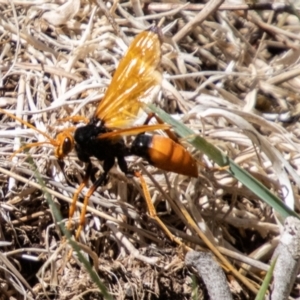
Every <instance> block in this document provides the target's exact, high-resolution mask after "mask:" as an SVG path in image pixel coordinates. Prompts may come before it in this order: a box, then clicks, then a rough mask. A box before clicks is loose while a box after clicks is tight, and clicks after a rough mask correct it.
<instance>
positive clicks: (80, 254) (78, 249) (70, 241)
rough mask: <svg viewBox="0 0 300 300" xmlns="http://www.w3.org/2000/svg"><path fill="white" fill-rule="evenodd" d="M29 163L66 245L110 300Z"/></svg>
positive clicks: (110, 299) (34, 169)
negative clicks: (69, 246) (67, 244)
mask: <svg viewBox="0 0 300 300" xmlns="http://www.w3.org/2000/svg"><path fill="white" fill-rule="evenodd" d="M29 163H30V164H31V166H32V168H33V171H34V174H35V177H36V178H37V181H38V183H39V184H40V185H41V186H42V187H43V193H44V195H45V197H46V200H47V202H48V205H49V207H50V209H51V211H52V214H53V216H54V218H55V220H56V222H58V225H59V227H60V230H61V231H62V232H63V234H64V235H65V237H66V238H67V240H68V243H69V244H70V245H71V247H72V248H73V251H75V252H76V254H77V256H78V259H79V260H80V261H81V262H82V264H83V265H84V267H85V269H86V271H87V272H88V273H89V275H90V277H91V279H92V280H93V282H94V283H95V284H96V285H97V287H98V289H99V291H101V293H102V295H103V297H104V299H107V300H112V299H113V298H112V296H111V295H110V294H109V293H108V291H107V288H106V287H105V285H104V284H103V283H102V282H101V280H100V278H99V276H98V274H97V273H96V272H95V271H94V269H93V267H92V266H91V264H90V263H89V261H87V260H86V258H85V257H84V256H83V255H82V253H81V249H80V247H79V246H78V245H77V243H76V242H75V241H74V240H73V239H72V236H71V233H70V232H69V230H67V228H66V227H65V226H64V224H63V222H62V216H61V213H60V211H59V210H58V209H57V207H56V205H55V203H54V202H53V200H52V199H51V196H50V194H49V193H48V192H47V191H46V189H45V187H46V185H45V182H44V180H43V179H42V177H41V176H40V174H39V172H38V171H37V167H36V165H35V163H34V161H33V159H32V158H31V157H30V156H29Z"/></svg>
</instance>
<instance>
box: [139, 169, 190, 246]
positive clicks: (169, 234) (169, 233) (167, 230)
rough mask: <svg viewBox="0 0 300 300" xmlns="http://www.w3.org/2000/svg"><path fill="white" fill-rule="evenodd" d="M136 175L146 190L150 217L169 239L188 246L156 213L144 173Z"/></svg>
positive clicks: (145, 194) (144, 190)
mask: <svg viewBox="0 0 300 300" xmlns="http://www.w3.org/2000/svg"><path fill="white" fill-rule="evenodd" d="M134 175H135V176H136V177H137V178H139V180H140V182H141V186H142V189H143V192H144V197H145V200H146V203H147V207H148V212H149V215H150V217H151V218H153V219H154V220H155V221H156V222H157V223H158V224H159V226H160V227H161V228H162V230H163V231H164V232H165V234H166V235H167V236H168V237H169V239H170V240H171V241H172V242H175V243H176V244H177V245H179V246H181V247H183V248H186V246H185V245H184V244H183V243H182V241H181V240H180V239H179V238H177V237H176V236H174V235H173V234H172V233H171V231H170V230H169V229H168V228H167V226H166V225H165V224H164V223H163V221H162V220H161V219H160V218H159V217H158V215H157V213H156V209H155V207H154V205H153V203H152V200H151V196H150V193H149V190H148V187H147V184H146V181H145V179H144V177H143V176H142V174H141V173H139V172H135V173H134Z"/></svg>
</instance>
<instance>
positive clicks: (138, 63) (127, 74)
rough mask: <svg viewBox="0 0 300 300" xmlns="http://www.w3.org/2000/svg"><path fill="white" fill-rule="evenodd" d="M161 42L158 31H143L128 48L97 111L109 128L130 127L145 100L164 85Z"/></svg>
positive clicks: (98, 116) (96, 115)
mask: <svg viewBox="0 0 300 300" xmlns="http://www.w3.org/2000/svg"><path fill="white" fill-rule="evenodd" d="M160 58H161V42H160V39H159V35H158V33H157V28H154V30H152V31H151V30H150V31H144V32H141V33H140V34H138V35H137V36H136V38H135V39H134V40H133V42H132V43H131V45H130V46H129V48H128V50H127V52H126V54H125V56H124V57H123V59H122V60H121V61H120V63H119V66H118V68H117V70H116V72H115V74H114V76H113V79H112V81H111V84H110V85H109V87H108V89H107V91H106V94H105V96H104V98H103V100H102V101H101V102H100V104H99V106H98V107H97V110H96V112H95V117H97V118H98V119H100V120H102V121H103V122H104V124H105V127H107V128H111V129H113V128H115V129H116V128H128V127H129V126H130V125H131V124H132V123H133V122H134V121H135V120H136V118H137V115H138V113H139V111H140V109H141V108H142V106H143V102H142V100H143V99H146V98H147V97H150V96H151V93H153V90H154V89H155V88H157V87H158V86H159V85H160V84H161V79H162V76H161V73H160V72H159V71H157V68H158V66H159V63H160Z"/></svg>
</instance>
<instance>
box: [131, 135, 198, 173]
mask: <svg viewBox="0 0 300 300" xmlns="http://www.w3.org/2000/svg"><path fill="white" fill-rule="evenodd" d="M132 154H135V155H138V156H141V157H143V158H145V159H146V160H147V161H148V162H149V163H150V164H152V165H153V166H155V167H157V168H160V169H162V170H164V171H170V172H175V173H178V174H182V175H186V176H191V177H198V168H197V162H196V160H195V159H194V158H193V157H192V156H191V155H190V153H189V152H188V151H187V150H186V149H185V148H184V147H183V146H181V145H180V144H178V143H175V142H174V141H173V140H171V139H170V138H167V137H164V136H160V135H153V136H150V135H146V134H141V135H138V136H137V137H136V139H135V140H134V142H133V143H132Z"/></svg>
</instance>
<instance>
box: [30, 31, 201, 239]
mask: <svg viewBox="0 0 300 300" xmlns="http://www.w3.org/2000/svg"><path fill="white" fill-rule="evenodd" d="M160 37H161V36H160V30H159V28H157V27H153V28H151V29H150V30H148V31H144V32H141V33H140V34H138V35H137V36H136V37H135V39H134V40H133V42H132V43H131V45H130V46H129V48H128V50H127V52H126V54H125V56H124V57H123V59H122V60H121V61H120V63H119V66H118V68H117V70H116V71H115V74H114V76H113V78H112V81H111V84H110V85H109V87H108V89H107V91H106V93H105V96H104V98H103V99H102V100H101V102H100V103H99V105H98V107H97V109H96V111H95V113H94V115H93V117H92V118H91V119H90V121H89V122H88V123H87V124H86V125H84V126H80V127H78V128H76V129H71V130H67V131H63V132H61V133H59V134H58V136H57V138H56V140H53V139H52V140H50V141H49V143H51V144H53V145H54V146H55V155H56V156H57V157H58V158H59V159H62V158H63V157H65V156H66V155H67V154H68V153H69V152H70V151H71V150H72V149H73V148H75V151H76V153H77V156H78V158H79V160H81V161H82V162H85V163H87V170H86V175H85V177H84V180H83V182H82V183H81V185H80V187H79V188H78V190H77V191H76V193H75V194H74V197H73V203H72V205H71V206H70V213H69V215H70V218H71V217H72V216H73V213H74V211H75V206H76V201H77V198H78V196H79V194H80V192H81V191H82V189H83V188H84V187H85V186H86V185H87V183H88V180H89V177H90V174H91V170H92V163H91V157H95V158H97V159H98V160H100V161H103V173H102V174H101V175H100V177H99V178H98V179H97V180H96V181H95V182H94V183H93V185H92V187H91V188H90V189H89V191H88V192H87V194H86V195H85V198H84V206H83V209H82V212H81V220H80V227H79V228H78V230H77V234H76V237H78V235H79V232H80V230H81V227H82V226H83V223H84V215H85V212H86V207H87V203H88V199H89V197H90V196H91V195H92V194H93V192H94V191H95V190H96V189H97V187H99V186H100V185H102V184H103V183H105V182H106V180H107V177H108V173H109V171H110V169H111V168H112V167H113V166H114V164H115V161H117V164H118V166H119V168H120V169H121V171H122V172H123V173H124V174H126V175H128V176H132V175H133V172H132V171H131V170H129V169H128V166H127V162H126V160H125V157H126V156H131V155H136V156H139V157H142V158H144V159H145V160H146V161H148V163H149V164H151V165H153V166H155V167H158V168H160V169H162V170H165V171H171V172H175V173H178V174H182V175H186V176H192V177H197V176H198V168H197V162H196V160H195V159H194V158H193V157H192V156H191V155H190V154H189V152H188V151H187V150H186V149H185V148H184V147H183V146H181V145H180V144H179V143H178V142H176V141H174V140H172V139H171V138H169V137H165V136H161V135H157V134H154V135H149V134H146V132H148V131H155V130H167V129H169V126H167V125H165V124H157V125H148V124H144V125H142V126H133V123H134V122H135V121H136V120H137V118H138V116H139V114H140V112H141V111H142V110H143V107H144V105H145V102H144V99H146V98H149V97H151V95H152V94H153V92H154V90H155V89H157V87H159V86H160V84H161V80H162V75H161V73H160V72H159V70H158V68H159V65H160V60H161V38H160ZM124 135H136V137H135V138H134V140H133V142H132V143H131V144H130V145H127V144H126V143H125V141H124V138H123V136H124ZM37 144H38V143H36V144H33V145H37ZM29 146H30V145H29ZM27 147H28V146H27Z"/></svg>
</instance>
